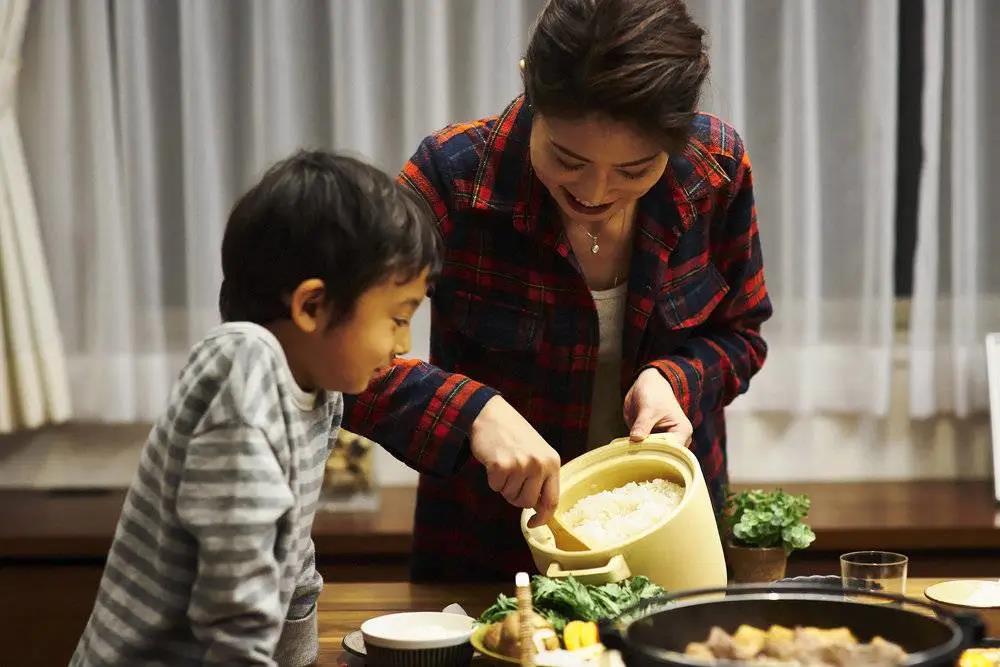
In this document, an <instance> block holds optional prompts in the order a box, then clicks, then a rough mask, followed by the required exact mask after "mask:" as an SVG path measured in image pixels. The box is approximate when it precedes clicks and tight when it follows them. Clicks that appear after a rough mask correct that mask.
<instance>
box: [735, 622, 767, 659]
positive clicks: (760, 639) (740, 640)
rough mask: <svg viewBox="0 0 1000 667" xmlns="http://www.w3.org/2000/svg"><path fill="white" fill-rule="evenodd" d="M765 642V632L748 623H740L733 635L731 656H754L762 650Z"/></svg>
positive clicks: (738, 657)
mask: <svg viewBox="0 0 1000 667" xmlns="http://www.w3.org/2000/svg"><path fill="white" fill-rule="evenodd" d="M766 642H767V633H766V632H764V631H763V630H761V629H760V628H755V627H753V626H750V625H741V626H740V627H738V628H736V633H735V634H734V635H733V657H734V658H736V659H737V660H750V659H751V658H756V657H757V655H758V654H760V653H761V652H762V651H763V650H764V644H765V643H766Z"/></svg>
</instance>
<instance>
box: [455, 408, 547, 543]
mask: <svg viewBox="0 0 1000 667" xmlns="http://www.w3.org/2000/svg"><path fill="white" fill-rule="evenodd" d="M469 439H470V442H471V445H472V455H473V456H474V457H476V460H477V461H479V462H480V463H482V464H483V465H484V466H486V474H487V478H488V479H489V483H490V488H491V489H493V490H494V491H496V492H497V493H499V494H501V495H502V496H503V497H504V498H505V499H506V500H507V502H509V503H510V504H511V505H514V506H515V507H533V508H535V512H536V514H535V516H533V517H531V520H530V521H529V522H528V527H529V528H535V527H536V526H541V525H542V524H544V523H546V522H547V521H548V520H549V519H550V518H552V515H553V513H555V511H556V505H558V504H559V465H560V461H559V454H558V452H556V450H554V449H552V447H550V446H549V445H548V443H546V442H545V440H543V439H542V436H540V435H539V434H538V431H536V430H535V429H534V428H532V426H531V424H529V423H528V422H527V421H526V420H525V419H524V417H522V416H521V415H520V414H519V413H518V411H517V410H515V409H514V408H513V407H512V406H511V405H510V403H508V402H507V401H505V400H504V399H503V398H501V397H500V396H494V397H493V398H491V399H490V400H489V401H487V402H486V405H485V406H484V407H483V409H482V411H481V412H480V413H479V416H478V417H476V420H475V421H474V422H472V429H471V433H470V434H469Z"/></svg>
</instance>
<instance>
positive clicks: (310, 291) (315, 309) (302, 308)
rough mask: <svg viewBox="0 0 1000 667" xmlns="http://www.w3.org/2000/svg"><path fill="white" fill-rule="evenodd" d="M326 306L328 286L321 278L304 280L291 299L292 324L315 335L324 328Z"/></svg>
mask: <svg viewBox="0 0 1000 667" xmlns="http://www.w3.org/2000/svg"><path fill="white" fill-rule="evenodd" d="M325 305H326V284H325V283H324V282H323V281H322V280H320V279H319V278H310V279H308V280H303V281H302V282H301V283H299V286H298V287H296V288H295V291H294V292H292V296H291V299H290V303H289V310H290V311H291V315H292V322H293V323H294V324H295V326H297V327H298V328H299V329H301V330H302V331H304V332H305V333H315V332H316V331H317V330H319V329H320V328H321V327H322V322H321V319H322V314H323V311H324V310H325V308H324V306H325Z"/></svg>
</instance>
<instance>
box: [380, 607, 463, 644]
mask: <svg viewBox="0 0 1000 667" xmlns="http://www.w3.org/2000/svg"><path fill="white" fill-rule="evenodd" d="M475 622H476V621H475V619H474V618H471V617H469V616H462V615H459V614H450V613H445V612H441V611H411V612H403V613H399V614H386V615H385V616H376V617H375V618H371V619H369V620H367V621H365V622H364V623H362V624H361V634H362V635H363V636H364V639H365V646H366V647H371V646H379V647H381V648H389V649H403V650H415V649H417V650H419V649H433V648H446V647H449V646H459V645H461V644H464V643H467V642H468V641H469V637H471V636H472V628H473V625H474V624H475Z"/></svg>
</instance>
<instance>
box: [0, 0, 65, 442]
mask: <svg viewBox="0 0 1000 667" xmlns="http://www.w3.org/2000/svg"><path fill="white" fill-rule="evenodd" d="M28 8H29V0H0V361H2V367H0V368H2V370H0V433H7V432H11V431H14V430H19V429H25V428H34V427H37V426H41V425H42V424H45V423H51V422H60V421H64V420H66V419H67V418H68V417H69V414H70V403H69V389H68V382H67V376H66V368H65V358H64V356H63V347H62V340H61V338H60V335H59V327H58V324H57V322H56V314H55V307H54V305H53V303H54V302H53V298H52V287H51V285H50V283H49V275H48V267H47V265H46V263H45V257H44V255H43V254H42V244H41V238H40V235H39V227H38V214H37V212H36V210H35V202H34V197H33V195H32V191H31V183H30V179H29V175H28V167H27V164H26V162H25V159H24V149H23V147H22V145H21V134H20V128H19V127H18V120H17V113H16V109H17V107H16V104H15V98H16V92H17V79H18V72H19V69H20V64H21V58H20V56H21V42H22V39H23V37H24V27H25V21H26V19H27V15H28Z"/></svg>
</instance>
